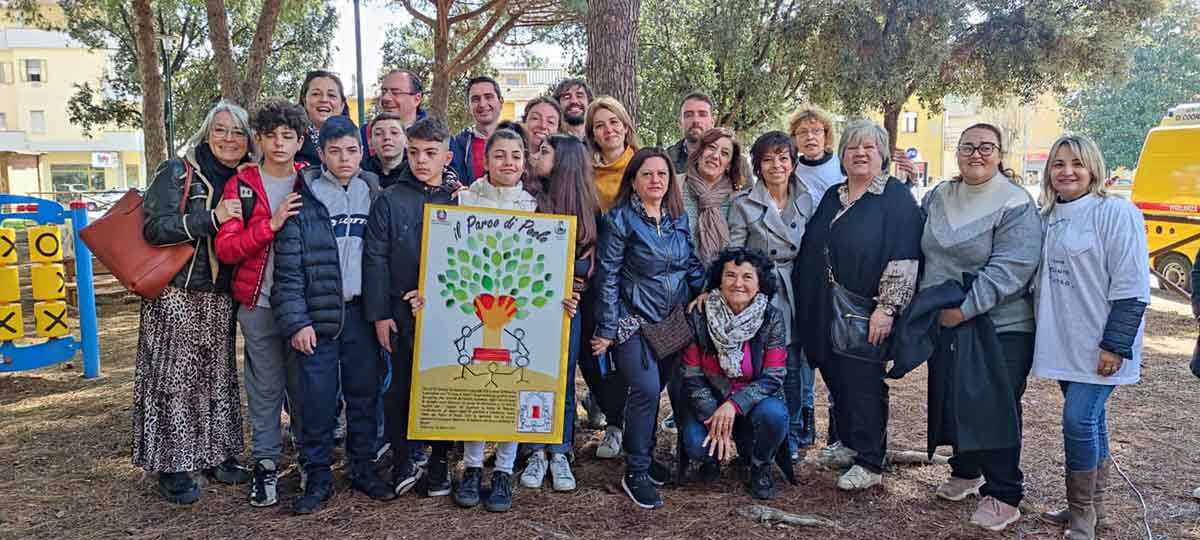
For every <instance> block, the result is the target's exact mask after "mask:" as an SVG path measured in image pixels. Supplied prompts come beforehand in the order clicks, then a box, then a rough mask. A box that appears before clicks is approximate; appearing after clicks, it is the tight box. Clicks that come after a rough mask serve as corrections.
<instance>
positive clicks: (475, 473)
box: [454, 467, 483, 508]
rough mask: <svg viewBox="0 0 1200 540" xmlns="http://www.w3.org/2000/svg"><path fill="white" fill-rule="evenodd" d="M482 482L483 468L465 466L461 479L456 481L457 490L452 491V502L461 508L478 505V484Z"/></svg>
mask: <svg viewBox="0 0 1200 540" xmlns="http://www.w3.org/2000/svg"><path fill="white" fill-rule="evenodd" d="M481 482H483V469H481V468H479V467H467V468H466V470H464V471H463V475H462V481H460V482H459V483H458V491H455V492H454V504H457V505H459V506H461V507H463V508H475V507H476V506H479V484H480V483H481Z"/></svg>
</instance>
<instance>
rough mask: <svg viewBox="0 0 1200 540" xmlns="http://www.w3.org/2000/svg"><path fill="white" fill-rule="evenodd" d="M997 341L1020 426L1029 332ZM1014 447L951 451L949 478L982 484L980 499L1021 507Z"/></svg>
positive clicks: (1008, 334)
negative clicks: (973, 479)
mask: <svg viewBox="0 0 1200 540" xmlns="http://www.w3.org/2000/svg"><path fill="white" fill-rule="evenodd" d="M997 337H999V338H1000V349H1001V350H1002V351H1003V353H1004V360H1005V364H1004V367H1005V368H1007V370H1008V379H1009V382H1010V383H1011V385H1012V387H1011V388H1010V390H1011V391H1012V397H1013V400H1014V401H1015V402H1016V405H1017V422H1018V425H1020V423H1021V396H1023V395H1024V394H1025V379H1026V378H1027V377H1028V376H1029V368H1030V367H1031V366H1032V365H1033V334H1032V333H1030V332H1005V333H1003V334H1000V335H999V336H997ZM1013 442H1014V443H1015V446H1012V447H1010V448H1001V449H995V450H978V451H975V452H959V451H958V450H957V449H956V450H955V451H954V457H953V458H950V474H951V475H952V476H954V477H955V478H979V476H980V475H983V478H984V480H985V481H986V483H985V484H984V485H983V489H981V490H979V493H980V495H982V496H985V497H987V496H989V495H990V496H992V497H995V498H996V499H999V500H1000V501H1001V502H1003V503H1005V504H1008V505H1010V506H1017V505H1019V504H1021V499H1022V498H1023V497H1024V495H1025V475H1024V474H1023V473H1022V472H1021V439H1020V438H1018V439H1017V440H1016V441H1013Z"/></svg>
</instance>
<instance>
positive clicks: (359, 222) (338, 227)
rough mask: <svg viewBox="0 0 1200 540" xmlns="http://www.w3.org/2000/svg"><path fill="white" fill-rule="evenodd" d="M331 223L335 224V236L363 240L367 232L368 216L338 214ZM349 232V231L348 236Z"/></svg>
mask: <svg viewBox="0 0 1200 540" xmlns="http://www.w3.org/2000/svg"><path fill="white" fill-rule="evenodd" d="M329 221H330V222H331V223H332V224H333V235H334V236H335V237H338V238H341V237H343V236H352V237H354V238H362V237H363V236H364V234H365V233H366V230H367V215H366V214H351V215H346V214H338V215H336V216H333V217H332V218H330V219H329ZM347 231H349V233H348V234H347Z"/></svg>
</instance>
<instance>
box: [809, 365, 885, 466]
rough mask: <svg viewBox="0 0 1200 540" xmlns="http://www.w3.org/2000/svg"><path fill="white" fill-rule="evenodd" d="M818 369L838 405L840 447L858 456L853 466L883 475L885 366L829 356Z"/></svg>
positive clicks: (836, 419)
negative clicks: (852, 451)
mask: <svg viewBox="0 0 1200 540" xmlns="http://www.w3.org/2000/svg"><path fill="white" fill-rule="evenodd" d="M820 369H821V378H823V379H825V385H826V386H828V387H829V392H830V393H831V394H833V402H834V403H837V414H836V415H834V420H833V421H834V422H836V423H837V434H838V437H839V438H840V439H841V441H842V444H843V445H845V446H847V447H850V448H852V449H854V450H855V451H857V452H858V457H856V458H854V462H855V463H856V464H858V465H860V466H862V467H863V468H864V469H867V470H868V471H871V472H873V473H881V472H883V459H884V457H885V456H886V454H887V421H888V386H887V383H886V382H884V380H883V377H884V374H885V371H884V364H883V363H882V362H866V361H863V360H855V359H853V358H846V357H842V356H838V355H837V354H831V355H830V356H829V359H828V360H826V361H824V362H822V363H821V367H820Z"/></svg>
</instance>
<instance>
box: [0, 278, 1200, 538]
mask: <svg viewBox="0 0 1200 540" xmlns="http://www.w3.org/2000/svg"><path fill="white" fill-rule="evenodd" d="M1189 312H1190V308H1189V307H1188V306H1187V305H1186V304H1184V303H1182V302H1178V301H1176V300H1174V299H1171V298H1168V297H1166V296H1164V295H1157V294H1156V297H1155V300H1154V303H1153V304H1152V306H1151V308H1150V310H1149V311H1148V317H1149V319H1148V323H1147V333H1146V334H1147V335H1146V340H1145V365H1144V366H1143V369H1142V377H1143V380H1142V383H1141V384H1139V385H1137V386H1133V387H1124V388H1120V389H1118V390H1117V391H1116V392H1115V393H1114V395H1113V398H1112V399H1111V401H1110V402H1109V425H1110V431H1111V433H1112V449H1113V454H1114V456H1115V457H1116V459H1117V460H1118V462H1119V464H1120V466H1121V469H1122V470H1123V471H1124V472H1125V473H1126V474H1127V475H1128V476H1129V479H1130V480H1132V481H1133V483H1134V484H1135V485H1136V486H1137V488H1138V489H1140V490H1141V493H1142V495H1143V496H1144V498H1145V503H1146V505H1147V506H1148V507H1149V523H1150V527H1151V528H1152V530H1153V532H1154V538H1159V539H1167V538H1173V539H1178V538H1200V504H1198V503H1197V501H1195V500H1193V499H1192V498H1191V492H1192V489H1193V488H1195V487H1196V486H1197V485H1200V460H1197V458H1196V450H1195V449H1196V447H1197V444H1198V443H1200V428H1198V427H1197V425H1196V421H1195V416H1196V414H1197V412H1198V411H1200V380H1196V379H1195V378H1193V377H1192V375H1191V374H1190V373H1189V372H1188V369H1187V363H1188V360H1189V359H1190V356H1189V355H1190V353H1191V351H1192V346H1193V344H1194V339H1195V336H1196V325H1195V323H1194V322H1193V321H1192V320H1191V318H1190V313H1189ZM137 323H138V314H137V305H136V304H132V305H126V306H113V307H105V309H104V311H103V312H102V313H101V325H100V326H101V329H102V330H101V332H102V335H101V347H102V353H103V358H104V362H105V363H104V377H103V378H102V379H100V380H97V381H87V380H84V379H82V378H81V377H80V373H81V366H80V364H79V363H78V362H75V363H74V364H73V365H71V366H62V365H60V366H56V367H52V368H47V369H43V370H40V371H35V372H25V373H15V374H3V375H0V539H9V538H14V539H16V538H21V539H25V538H56V539H57V538H69V539H76V538H89V539H90V538H98V539H100V538H103V539H128V540H135V539H139V540H140V539H159V538H161V539H201V538H204V539H207V538H288V539H303V538H313V539H323V540H325V539H328V540H332V539H341V538H346V539H379V540H400V539H404V538H436V539H438V540H452V539H460V538H461V539H484V538H487V539H492V538H553V539H556V540H562V539H567V538H580V539H590V538H636V539H644V538H686V539H701V538H718V539H723V540H724V539H729V538H780V539H783V538H830V537H833V538H854V539H880V538H905V539H909V538H911V539H917V538H948V539H966V538H1061V535H1062V532H1061V530H1060V529H1057V528H1054V527H1051V526H1048V525H1046V524H1043V523H1042V522H1040V521H1038V520H1037V519H1036V518H1035V517H1033V514H1035V513H1036V512H1039V511H1042V510H1046V509H1048V508H1051V507H1055V506H1057V505H1058V504H1059V503H1060V502H1061V500H1062V496H1063V481H1062V470H1063V456H1062V438H1061V435H1060V433H1061V432H1060V421H1059V419H1060V410H1061V405H1062V398H1061V396H1060V395H1059V392H1058V389H1057V387H1056V386H1055V384H1054V383H1052V382H1050V381H1045V380H1039V379H1031V380H1030V385H1029V390H1028V391H1027V392H1026V394H1025V400H1024V408H1025V449H1024V455H1023V461H1022V465H1023V468H1024V470H1025V475H1026V477H1025V479H1026V489H1027V492H1026V499H1025V503H1024V504H1023V508H1022V510H1023V512H1024V513H1025V514H1026V517H1023V518H1022V519H1021V521H1019V522H1018V523H1017V524H1016V525H1015V526H1013V527H1011V528H1010V529H1009V530H1008V531H1005V532H1003V533H990V532H986V531H981V530H978V529H975V528H973V527H971V526H970V525H968V524H967V519H968V518H969V517H970V515H971V512H972V511H973V510H974V507H975V505H974V503H973V502H965V503H958V504H954V503H946V502H941V501H939V500H937V499H935V498H934V497H933V496H932V493H933V490H934V488H935V487H936V485H937V484H938V482H940V481H941V480H942V479H943V478H945V477H946V476H947V475H948V474H949V471H948V467H946V466H909V465H906V466H897V467H896V468H895V470H894V471H892V472H890V473H889V474H887V475H886V477H885V483H884V487H883V488H877V489H873V490H869V491H867V492H865V493H859V494H852V495H848V494H844V493H841V492H839V491H838V490H837V489H835V488H834V481H835V480H836V477H835V475H834V473H831V472H825V471H820V470H816V469H815V468H813V467H811V466H809V465H800V466H798V467H797V471H796V472H797V474H798V476H799V480H800V485H799V486H796V487H791V486H787V485H786V484H785V483H784V482H782V480H778V484H779V488H778V497H777V499H776V500H775V501H773V503H772V504H771V506H773V507H775V508H778V509H781V510H785V511H789V512H793V513H798V514H809V515H815V516H819V517H822V518H826V519H829V520H832V521H833V522H834V523H835V525H833V526H824V527H815V528H799V527H792V528H787V527H781V526H769V527H768V526H764V525H760V524H757V523H755V522H751V521H749V520H747V519H746V518H743V517H740V516H739V515H738V514H737V513H736V509H737V508H739V507H742V506H744V505H748V504H752V501H751V499H750V498H749V497H748V496H747V495H746V494H745V490H744V488H743V487H742V485H741V483H740V481H739V480H738V479H737V478H735V475H734V473H733V471H732V470H726V471H725V472H724V478H723V481H722V482H721V484H720V485H719V486H717V487H714V488H701V487H683V488H674V489H665V490H664V491H663V496H664V498H665V500H666V506H665V508H663V509H661V510H657V511H642V510H637V509H635V507H634V506H633V505H632V504H631V503H630V502H629V501H628V500H627V499H626V498H625V496H624V495H623V494H621V493H619V492H618V491H617V490H615V489H614V488H612V487H611V486H612V484H613V483H614V482H615V481H616V480H617V479H618V478H619V474H620V464H619V462H617V461H600V460H597V459H595V458H594V452H593V451H592V450H593V448H594V446H595V444H596V442H597V441H598V440H599V438H600V436H601V433H600V432H593V431H582V432H581V433H579V434H578V435H577V438H576V443H577V446H579V447H582V449H581V450H580V451H579V458H578V460H577V461H576V464H575V467H574V469H575V474H576V477H577V478H578V480H579V489H578V490H577V491H575V492H574V493H570V494H557V493H551V492H549V489H548V488H546V490H543V491H533V490H528V489H519V488H518V489H517V490H516V499H515V506H514V510H513V511H511V512H509V513H507V514H498V515H497V514H488V513H487V512H486V511H484V510H483V509H482V508H478V509H475V510H469V511H468V510H460V509H458V508H455V507H454V506H453V504H452V502H451V501H450V499H449V498H436V499H428V498H424V497H417V496H414V495H412V494H408V495H405V496H404V497H403V498H401V499H399V500H397V501H394V502H392V503H386V504H380V503H375V502H373V501H371V500H369V499H367V498H366V497H364V496H362V495H359V494H357V493H353V492H351V491H350V490H349V487H348V485H347V482H346V481H345V480H344V479H343V477H342V474H341V471H340V470H338V471H335V477H336V478H338V493H337V495H336V496H335V497H334V499H333V500H332V501H331V503H330V504H329V505H328V507H327V508H326V509H325V510H323V511H322V512H320V513H318V514H316V515H313V516H308V517H303V518H301V517H294V516H292V515H290V512H289V510H290V508H291V503H292V501H293V499H294V497H295V496H296V492H297V490H298V485H299V477H298V474H297V473H296V471H295V469H294V467H293V466H292V463H291V461H290V459H289V460H288V462H287V463H285V464H284V466H285V475H284V477H283V478H282V480H281V482H280V490H281V499H282V500H281V504H280V505H278V506H276V507H273V508H266V509H255V508H251V507H250V506H249V504H248V503H247V488H246V486H223V485H212V484H210V485H206V486H204V490H203V491H204V493H203V497H202V498H201V500H200V501H199V502H198V503H196V504H194V505H192V506H190V507H176V506H171V505H168V504H166V503H164V502H162V501H161V500H160V499H159V497H158V496H157V494H156V483H155V482H154V481H153V478H152V477H147V476H144V475H143V473H142V471H141V470H139V469H135V468H134V467H132V466H131V465H130V463H129V452H130V431H131V427H130V403H131V393H132V386H133V364H134V362H133V358H134V351H135V348H136V343H137ZM580 386H581V388H582V382H580ZM822 393H823V390H822V389H818V395H821V394H822ZM891 395H892V409H891V427H890V429H891V441H892V442H891V446H892V447H893V448H900V449H911V450H922V449H923V447H924V440H925V371H924V369H921V370H919V371H917V372H915V373H913V374H911V375H910V376H908V377H907V378H905V379H904V380H902V381H898V382H893V383H892V394H891ZM824 420H825V418H824V413H823V412H819V413H818V422H819V423H820V424H821V425H819V429H820V430H821V433H823V432H824V425H823V422H824ZM660 437H661V439H660V444H659V448H660V450H659V452H660V454H662V453H664V452H667V451H669V449H670V448H671V447H672V442H671V437H670V436H669V435H666V434H661V435H660ZM246 440H247V442H248V441H249V435H248V434H247V437H246ZM818 444H820V443H818ZM660 457H662V456H660ZM777 477H778V473H777ZM1116 482H1119V478H1118V479H1116V480H1115V482H1114V483H1116ZM1110 499H1111V501H1112V502H1111V503H1110V508H1111V510H1110V513H1111V514H1112V516H1113V520H1112V521H1113V524H1112V527H1111V528H1109V529H1106V530H1102V531H1101V533H1100V538H1105V539H1116V538H1122V539H1126V538H1128V539H1134V538H1145V537H1146V536H1145V531H1144V526H1143V525H1142V512H1141V506H1140V505H1139V502H1138V498H1137V496H1136V495H1135V494H1134V493H1133V491H1132V490H1130V489H1129V487H1128V486H1126V485H1124V484H1120V483H1116V487H1115V488H1113V489H1112V490H1111V495H1110Z"/></svg>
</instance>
